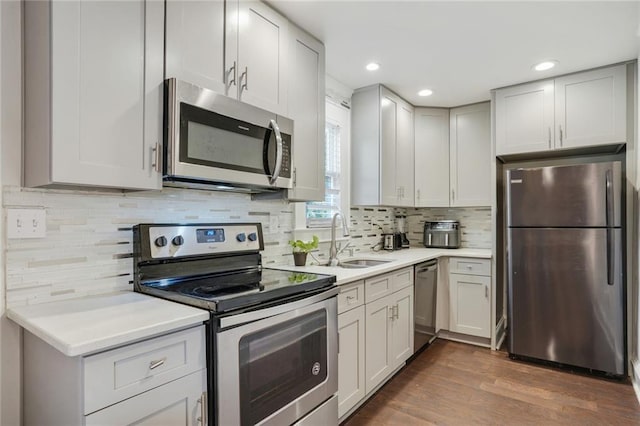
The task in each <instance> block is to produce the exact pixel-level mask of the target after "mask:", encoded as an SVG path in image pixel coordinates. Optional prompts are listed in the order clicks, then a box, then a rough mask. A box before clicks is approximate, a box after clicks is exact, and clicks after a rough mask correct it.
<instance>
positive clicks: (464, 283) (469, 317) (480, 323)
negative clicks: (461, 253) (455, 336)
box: [449, 274, 491, 337]
mask: <svg viewBox="0 0 640 426" xmlns="http://www.w3.org/2000/svg"><path fill="white" fill-rule="evenodd" d="M490 289H491V278H490V277H484V276H478V275H462V274H449V300H450V302H451V306H450V308H451V310H450V318H449V330H450V331H454V332H456V333H463V334H469V335H472V336H479V337H490V336H491V330H490V325H491V290H490Z"/></svg>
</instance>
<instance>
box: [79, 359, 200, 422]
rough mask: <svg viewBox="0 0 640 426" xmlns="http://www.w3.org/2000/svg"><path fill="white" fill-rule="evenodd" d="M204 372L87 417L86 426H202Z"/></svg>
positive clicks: (175, 381)
mask: <svg viewBox="0 0 640 426" xmlns="http://www.w3.org/2000/svg"><path fill="white" fill-rule="evenodd" d="M206 391H207V380H206V374H205V370H201V371H198V372H196V373H193V374H190V375H188V376H185V377H182V378H180V379H178V380H174V381H173V382H170V383H167V384H166V385H163V386H159V387H157V388H154V389H152V390H150V391H148V392H144V393H142V394H140V395H137V396H134V397H133V398H129V399H125V400H124V401H122V402H119V403H117V404H114V405H111V406H109V407H107V408H105V409H103V410H100V411H96V412H95V413H93V414H90V415H88V416H86V417H85V425H86V426H94V425H95V426H99V425H134V424H135V425H148V426H152V425H193V426H195V425H200V424H206V423H205V422H202V421H201V420H200V419H199V418H200V417H201V416H202V415H203V414H201V413H203V412H204V411H206V410H205V409H206V407H204V408H205V409H203V407H202V404H205V406H206V404H207V403H206Z"/></svg>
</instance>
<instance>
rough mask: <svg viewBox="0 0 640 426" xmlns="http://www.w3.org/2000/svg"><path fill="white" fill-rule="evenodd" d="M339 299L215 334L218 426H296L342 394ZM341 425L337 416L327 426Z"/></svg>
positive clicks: (283, 308) (288, 308)
mask: <svg viewBox="0 0 640 426" xmlns="http://www.w3.org/2000/svg"><path fill="white" fill-rule="evenodd" d="M336 293H337V289H335V288H334V289H332V290H329V291H327V292H324V293H321V294H319V295H315V296H312V297H310V298H308V299H303V300H299V301H296V302H292V303H289V304H284V305H280V306H277V307H275V308H277V309H278V310H280V312H281V313H279V314H277V315H274V316H269V317H267V318H263V319H259V320H255V321H253V322H249V323H246V324H243V325H240V326H237V327H235V328H229V329H226V330H225V329H223V330H222V331H219V332H218V333H217V334H216V336H215V338H216V348H217V351H216V352H217V353H216V355H217V356H216V358H215V360H214V362H215V366H216V389H214V392H215V395H216V400H217V404H216V414H217V416H216V417H217V424H219V425H253V424H273V425H283V424H292V423H294V422H296V421H297V420H299V419H301V418H302V417H304V416H305V415H306V414H307V413H309V412H311V411H312V410H313V409H314V408H316V407H317V406H319V405H321V404H322V403H323V402H324V401H326V400H328V399H329V398H330V397H331V396H333V395H334V394H335V393H336V392H337V391H338V377H337V372H338V370H337V367H338V365H337V364H338V348H337V344H338V339H337V337H338V332H337V302H336V297H335V294H336ZM327 297H328V298H327ZM273 309H274V308H269V309H266V310H265V311H269V312H268V313H266V314H267V315H269V314H271V313H273V312H274V311H273ZM249 314H254V315H263V314H265V312H261V311H256V312H252V313H249ZM242 315H248V314H242ZM232 318H233V317H232ZM221 323H222V321H221ZM221 325H222V324H221ZM337 422H338V413H337V412H336V413H331V418H328V419H326V422H325V423H324V424H328V425H330V424H337Z"/></svg>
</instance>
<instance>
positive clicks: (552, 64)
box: [533, 61, 558, 71]
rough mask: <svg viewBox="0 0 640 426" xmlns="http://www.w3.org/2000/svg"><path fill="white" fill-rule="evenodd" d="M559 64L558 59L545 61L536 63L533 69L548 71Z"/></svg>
mask: <svg viewBox="0 0 640 426" xmlns="http://www.w3.org/2000/svg"><path fill="white" fill-rule="evenodd" d="M557 64H558V61H544V62H540V63H539V64H536V65H534V66H533V69H534V70H536V71H546V70H550V69H551V68H553V67H555V66H556V65H557Z"/></svg>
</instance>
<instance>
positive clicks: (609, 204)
mask: <svg viewBox="0 0 640 426" xmlns="http://www.w3.org/2000/svg"><path fill="white" fill-rule="evenodd" d="M611 174H612V173H611V169H609V170H607V171H606V172H605V174H604V180H605V209H606V211H605V223H606V226H607V284H609V285H613V281H614V276H613V267H614V263H615V260H614V258H613V230H612V229H611V217H612V216H613V194H612V193H611V191H612V189H613V188H612V183H611Z"/></svg>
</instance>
